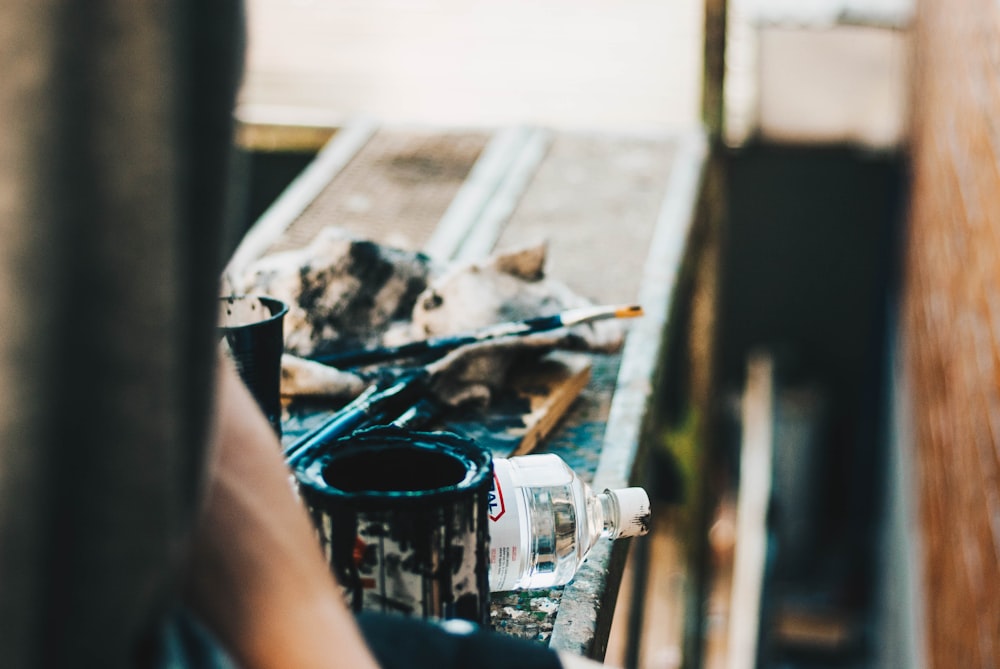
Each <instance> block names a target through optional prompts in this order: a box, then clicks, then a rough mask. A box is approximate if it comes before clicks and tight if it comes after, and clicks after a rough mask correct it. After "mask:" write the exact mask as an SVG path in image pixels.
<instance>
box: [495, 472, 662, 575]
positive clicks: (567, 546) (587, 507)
mask: <svg viewBox="0 0 1000 669" xmlns="http://www.w3.org/2000/svg"><path fill="white" fill-rule="evenodd" d="M489 515H490V570H489V571H490V578H489V581H490V590H491V591H492V592H500V591H504V590H522V589H527V588H551V587H554V586H557V585H563V584H565V583H567V582H569V581H570V579H572V578H573V575H574V574H575V573H576V570H577V569H578V568H579V566H580V563H582V562H583V559H584V557H586V555H587V552H588V551H589V550H590V549H591V547H593V545H594V544H595V543H596V542H597V540H598V539H599V538H601V537H608V538H610V539H618V538H620V537H633V536H639V535H642V534H646V532H647V531H648V530H649V516H650V510H649V497H648V496H647V495H646V491H645V490H643V489H642V488H621V489H618V490H605V491H604V492H601V493H596V494H595V493H594V492H593V491H592V490H591V489H590V487H589V486H588V485H587V484H586V483H584V482H583V481H582V480H581V479H580V478H579V477H578V476H577V475H576V473H575V472H573V470H572V469H570V467H569V466H568V465H567V464H566V463H565V462H564V461H563V460H562V458H560V457H559V456H557V455H553V454H548V453H541V454H534V455H521V456H516V457H513V458H508V459H501V458H494V459H493V489H492V490H491V491H490V513H489Z"/></svg>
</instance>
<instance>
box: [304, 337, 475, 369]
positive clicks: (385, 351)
mask: <svg viewBox="0 0 1000 669" xmlns="http://www.w3.org/2000/svg"><path fill="white" fill-rule="evenodd" d="M475 341H477V339H476V338H475V337H474V336H470V335H462V336H455V337H437V338H434V339H423V340H420V341H415V342H410V343H408V344H400V345H399V346H380V347H378V348H362V349H355V350H353V351H340V352H337V353H327V354H324V355H318V356H316V357H314V358H313V360H315V361H316V362H321V363H323V364H324V365H332V366H334V367H337V368H339V369H346V368H349V367H360V366H363V365H370V364H373V363H376V362H385V361H386V360H399V359H401V358H414V357H417V356H422V355H426V354H428V353H447V352H448V351H451V350H453V349H455V348H458V347H459V346H462V345H464V344H471V343H473V342H475Z"/></svg>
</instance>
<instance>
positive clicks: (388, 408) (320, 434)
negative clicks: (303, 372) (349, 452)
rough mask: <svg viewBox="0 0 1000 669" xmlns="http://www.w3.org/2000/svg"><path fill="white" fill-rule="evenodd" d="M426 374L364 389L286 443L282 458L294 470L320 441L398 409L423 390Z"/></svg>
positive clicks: (336, 437)
mask: <svg viewBox="0 0 1000 669" xmlns="http://www.w3.org/2000/svg"><path fill="white" fill-rule="evenodd" d="M426 378H427V374H426V373H424V372H419V373H416V374H411V375H408V376H406V377H404V378H402V379H400V380H399V381H397V382H396V383H394V384H392V385H391V386H389V387H388V388H385V389H384V390H379V389H377V388H376V387H375V386H372V387H370V388H368V389H367V390H366V391H365V392H363V393H362V394H361V395H358V397H356V398H354V399H353V400H352V401H351V402H349V403H348V404H347V405H346V406H344V407H343V408H342V409H340V410H339V411H337V412H336V413H334V414H333V415H332V416H330V418H328V419H327V420H326V421H325V422H324V423H323V424H322V425H320V426H319V427H317V428H316V429H314V430H312V431H311V432H309V433H308V434H306V435H303V436H302V437H300V438H299V439H296V440H295V441H294V442H292V443H291V444H289V446H288V447H287V448H286V449H285V451H284V456H285V461H286V462H287V463H288V465H289V466H290V467H292V468H293V469H295V468H296V467H298V466H299V465H300V464H301V463H302V462H303V461H304V460H305V458H306V457H307V456H310V455H315V454H316V453H317V452H318V451H319V449H320V448H322V446H323V445H324V444H327V443H329V442H331V441H333V440H335V439H339V438H341V437H345V436H347V435H348V434H350V433H351V432H353V431H354V430H356V429H358V428H359V427H362V426H364V425H365V424H366V423H368V422H369V421H370V420H371V419H372V418H373V417H375V416H383V415H385V414H391V413H393V412H398V411H401V410H402V409H403V408H404V407H407V406H409V405H410V404H412V403H413V402H414V400H415V399H416V397H418V396H419V394H420V393H422V392H424V389H425V383H424V382H425V380H426Z"/></svg>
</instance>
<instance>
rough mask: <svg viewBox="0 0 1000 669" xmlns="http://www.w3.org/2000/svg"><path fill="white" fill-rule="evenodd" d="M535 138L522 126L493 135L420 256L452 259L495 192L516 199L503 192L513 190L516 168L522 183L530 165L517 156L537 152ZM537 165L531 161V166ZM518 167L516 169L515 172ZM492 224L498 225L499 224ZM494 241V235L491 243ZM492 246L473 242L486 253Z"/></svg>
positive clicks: (532, 133)
mask: <svg viewBox="0 0 1000 669" xmlns="http://www.w3.org/2000/svg"><path fill="white" fill-rule="evenodd" d="M538 137H539V135H538V133H537V132H536V131H534V130H533V129H531V128H527V127H522V126H518V127H513V128H505V129H503V130H501V131H500V132H498V133H497V134H496V135H495V136H494V138H493V139H492V140H491V141H490V144H489V145H488V146H487V147H486V150H484V151H483V154H482V155H481V156H480V158H479V160H478V161H476V165H475V166H474V167H473V168H472V172H471V173H470V174H469V176H468V178H467V179H466V181H465V184H463V186H462V189H461V190H460V191H459V192H458V194H457V195H456V196H455V200H454V201H453V202H452V204H451V206H450V207H449V208H448V211H446V212H445V214H444V216H442V217H441V221H440V222H439V223H438V227H437V229H436V230H435V231H434V235H433V236H432V237H431V239H430V240H428V242H427V244H426V245H425V246H424V253H426V254H427V255H428V256H430V257H431V258H437V259H440V260H449V259H453V258H455V257H456V256H457V255H458V254H459V252H460V250H461V248H462V245H463V244H464V243H465V242H466V240H467V239H468V238H469V236H470V235H471V234H473V231H474V230H475V228H476V226H477V225H478V224H479V223H480V221H482V220H484V219H483V217H484V213H485V212H487V210H490V209H492V208H493V207H495V206H496V205H495V204H494V203H495V198H497V196H498V193H499V194H500V197H501V198H503V199H505V200H506V199H509V198H510V196H513V197H514V198H515V199H516V197H517V196H518V195H519V194H520V193H519V192H511V193H510V194H509V195H508V194H507V193H505V192H504V191H505V189H511V188H515V187H516V184H517V183H518V180H517V178H515V177H514V176H512V175H517V174H518V169H520V171H521V172H524V175H523V181H524V182H525V183H526V181H527V178H528V177H529V176H530V173H529V172H530V171H532V163H531V162H525V161H524V160H523V159H522V158H521V156H522V153H524V152H525V151H527V152H528V156H529V157H530V156H531V155H532V154H533V153H534V152H537V148H536V147H537V143H538V141H539V139H538ZM537 163H538V161H537V160H535V161H534V163H533V164H534V165H537ZM518 165H520V167H519V168H518V169H515V167H516V166H518ZM511 179H514V181H513V182H512V181H511ZM494 217H495V215H494ZM494 223H498V224H502V221H499V222H497V221H494ZM495 239H496V236H495V235H494V236H493V241H495ZM492 246H493V244H492V243H477V244H476V251H477V252H479V251H485V252H487V253H488V252H489V251H490V250H491V249H492Z"/></svg>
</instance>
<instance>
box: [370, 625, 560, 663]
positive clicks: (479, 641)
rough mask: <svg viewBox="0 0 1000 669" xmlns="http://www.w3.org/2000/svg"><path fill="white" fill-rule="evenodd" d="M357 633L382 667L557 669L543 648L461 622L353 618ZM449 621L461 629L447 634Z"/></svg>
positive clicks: (556, 660) (555, 657)
mask: <svg viewBox="0 0 1000 669" xmlns="http://www.w3.org/2000/svg"><path fill="white" fill-rule="evenodd" d="M358 623H359V624H360V626H361V632H362V634H364V636H365V640H366V641H367V642H368V645H369V647H370V648H371V650H372V652H373V653H374V654H375V659H376V660H378V663H379V665H380V666H381V667H382V669H467V668H468V667H475V669H511V668H512V667H516V668H517V669H560V668H561V666H562V665H561V664H560V663H559V656H558V655H556V653H555V652H554V651H552V650H550V649H549V648H548V647H547V646H543V645H541V644H539V643H536V642H534V641H527V640H524V639H515V638H514V637H509V636H504V635H502V634H498V633H496V632H492V631H489V630H485V629H479V628H476V627H475V626H474V625H473V624H472V623H469V622H466V621H464V620H457V621H449V623H445V625H444V626H441V625H438V624H436V623H429V622H425V621H424V620H421V619H418V618H408V617H406V616H400V615H392V614H382V613H369V612H365V613H362V614H360V615H359V616H358ZM451 623H454V626H455V628H458V629H459V630H461V631H458V632H456V631H449V626H450V624H451Z"/></svg>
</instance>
